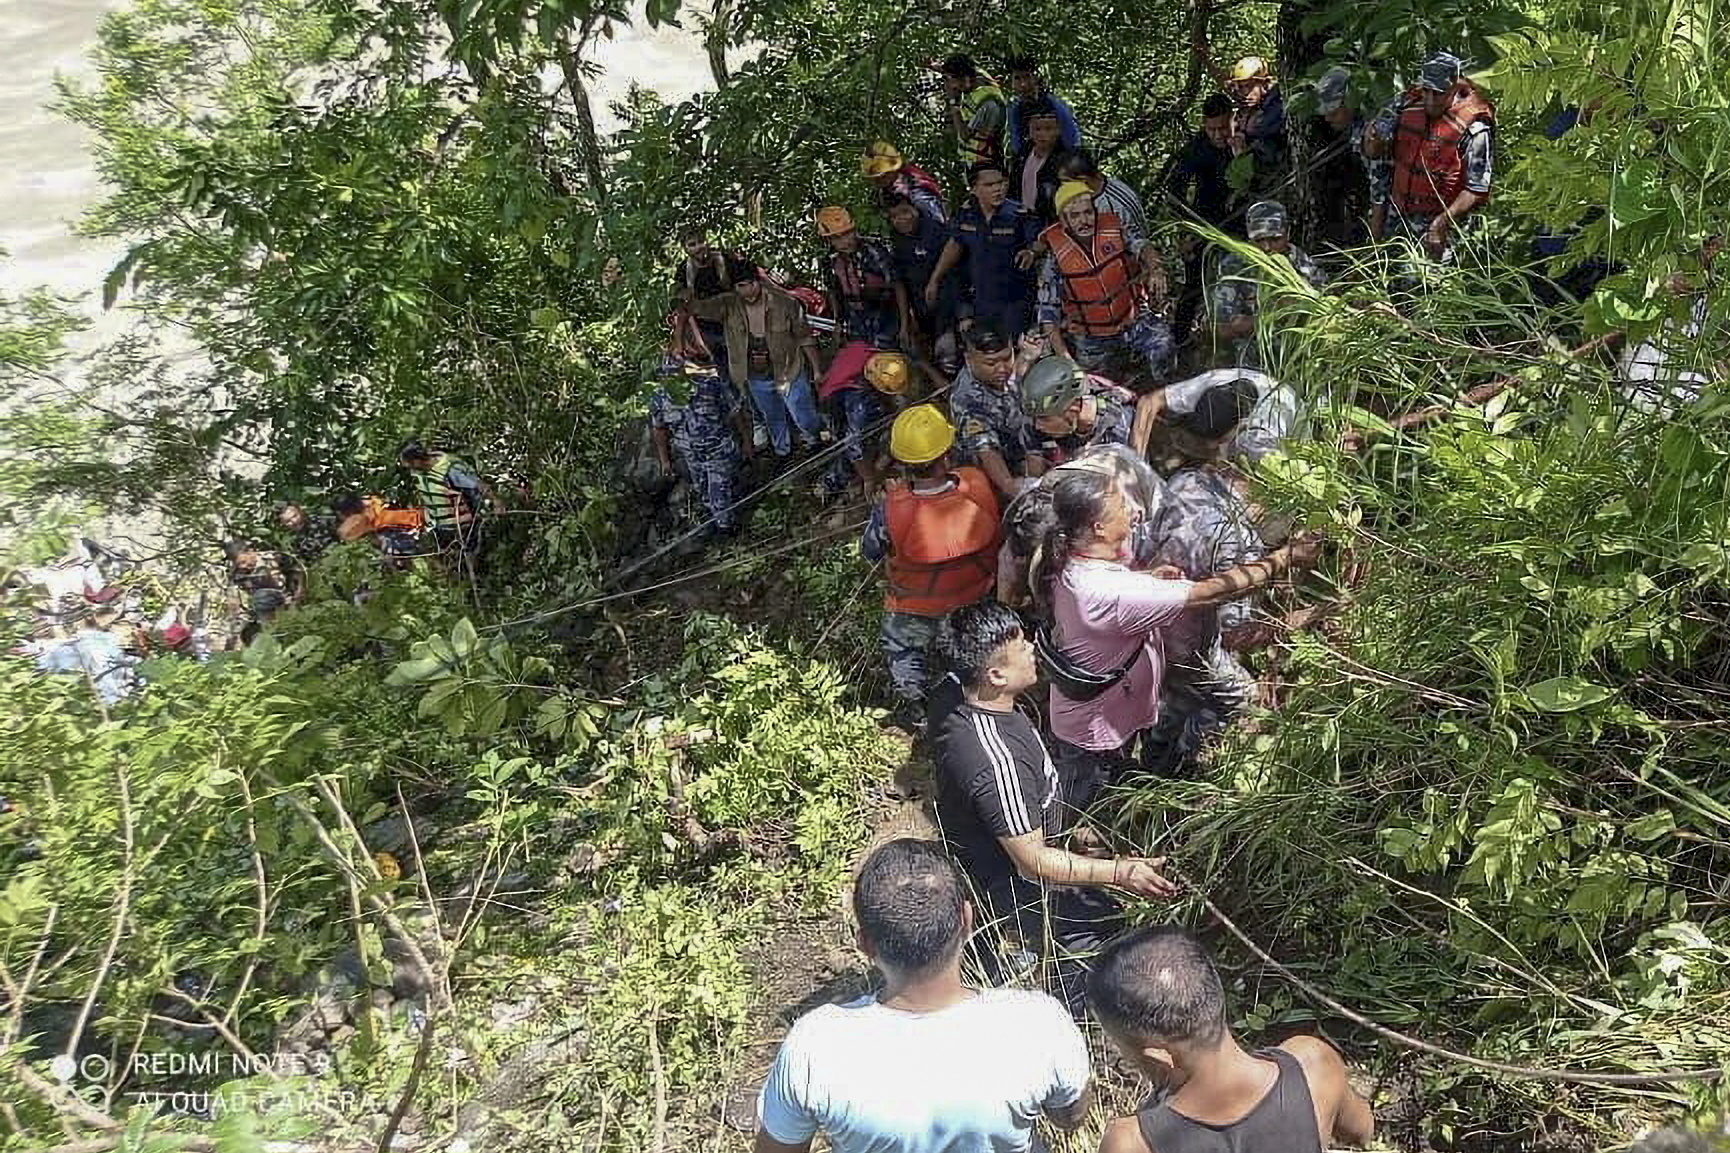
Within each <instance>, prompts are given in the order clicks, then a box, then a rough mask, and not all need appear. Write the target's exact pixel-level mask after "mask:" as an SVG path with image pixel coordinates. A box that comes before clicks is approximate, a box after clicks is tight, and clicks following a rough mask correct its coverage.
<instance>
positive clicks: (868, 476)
mask: <svg viewBox="0 0 1730 1153" xmlns="http://www.w3.org/2000/svg"><path fill="white" fill-rule="evenodd" d="M912 380H913V366H912V364H911V363H910V362H909V361H908V359H907V356H906V355H905V354H904V353H900V352H893V351H886V350H881V349H875V348H872V347H871V346H870V345H869V344H866V343H865V342H864V341H860V340H856V341H853V342H851V343H849V344H846V345H844V346H842V348H841V351H839V352H837V353H836V354H835V359H834V361H833V362H831V363H830V365H829V371H828V372H827V373H826V374H825V375H824V377H823V384H822V387H821V389H819V397H820V399H821V400H822V402H823V404H824V405H825V406H827V407H828V408H829V410H830V412H831V414H832V416H833V419H834V422H835V424H836V425H837V426H838V430H837V431H838V433H839V439H840V443H841V450H840V452H839V453H838V454H837V455H836V457H835V460H834V461H833V462H832V463H831V464H830V466H829V469H828V471H827V472H826V473H824V475H823V478H822V480H821V481H819V482H818V490H817V491H818V495H819V496H821V497H823V498H824V499H826V500H832V499H834V498H835V497H838V496H840V495H841V494H842V493H844V492H846V491H847V486H848V484H849V483H851V482H852V481H853V480H855V479H857V480H858V482H859V488H860V492H861V494H862V495H863V496H864V497H865V498H866V499H870V497H871V495H872V494H873V493H874V492H875V491H876V489H877V483H878V480H879V479H880V478H879V475H878V470H877V447H878V441H879V426H880V425H881V424H882V423H883V419H884V417H886V416H887V415H888V414H889V409H890V405H891V404H894V403H896V402H897V401H899V400H900V398H902V397H904V396H905V395H906V394H907V390H908V387H909V386H910V385H911V384H912Z"/></svg>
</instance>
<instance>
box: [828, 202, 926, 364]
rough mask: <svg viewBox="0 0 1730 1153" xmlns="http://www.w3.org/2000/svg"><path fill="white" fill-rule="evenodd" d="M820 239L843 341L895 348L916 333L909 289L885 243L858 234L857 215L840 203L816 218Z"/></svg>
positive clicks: (830, 293) (831, 298) (830, 206)
mask: <svg viewBox="0 0 1730 1153" xmlns="http://www.w3.org/2000/svg"><path fill="white" fill-rule="evenodd" d="M817 235H818V236H821V237H822V238H823V240H824V242H825V243H826V244H827V245H828V247H829V259H828V260H827V261H826V262H825V263H824V266H823V271H824V275H825V276H826V277H827V279H828V282H829V298H830V300H831V301H833V306H834V310H835V319H836V322H837V323H838V325H839V329H838V331H839V333H840V336H841V339H842V340H863V341H865V342H866V343H867V344H870V345H873V346H875V347H878V348H890V347H893V346H894V344H895V343H896V341H897V340H898V339H899V338H900V335H901V333H902V332H907V333H911V332H912V331H913V321H912V316H911V315H910V313H909V312H908V307H907V290H906V289H904V288H903V287H902V286H901V282H900V281H899V280H898V279H896V276H895V262H894V260H892V259H891V258H890V256H889V249H888V247H887V246H886V245H885V244H884V243H883V241H881V240H878V239H876V238H874V237H864V236H861V235H859V230H858V228H857V227H856V226H855V225H854V223H853V214H852V213H851V212H848V211H847V210H846V209H845V208H842V207H841V206H840V205H837V204H831V205H829V206H828V207H827V208H825V209H823V210H822V211H821V212H819V213H817Z"/></svg>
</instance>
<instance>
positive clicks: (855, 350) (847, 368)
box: [817, 340, 877, 400]
mask: <svg viewBox="0 0 1730 1153" xmlns="http://www.w3.org/2000/svg"><path fill="white" fill-rule="evenodd" d="M876 353H877V350H876V349H875V348H873V347H872V346H871V345H870V343H869V342H867V341H863V340H850V341H848V342H847V343H846V344H843V345H842V346H841V351H839V352H837V353H836V354H835V359H834V360H833V361H831V362H830V364H829V371H828V372H825V373H824V374H823V383H822V384H821V385H819V386H818V387H817V399H819V400H828V399H829V398H830V397H831V396H834V395H835V394H836V393H838V392H840V391H841V390H842V389H844V388H864V387H865V362H866V361H868V360H870V359H871V358H872V357H873V356H874V355H876Z"/></svg>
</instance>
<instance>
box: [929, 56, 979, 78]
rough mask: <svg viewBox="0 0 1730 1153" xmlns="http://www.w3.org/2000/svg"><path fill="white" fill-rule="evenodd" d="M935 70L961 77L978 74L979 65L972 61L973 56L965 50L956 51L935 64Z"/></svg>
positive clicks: (946, 74)
mask: <svg viewBox="0 0 1730 1153" xmlns="http://www.w3.org/2000/svg"><path fill="white" fill-rule="evenodd" d="M937 71H939V72H941V73H943V75H945V76H958V77H960V78H962V79H964V80H965V79H967V78H968V77H972V76H977V75H979V65H977V64H975V63H974V62H973V57H971V56H969V55H967V53H965V52H957V53H955V54H954V55H953V56H950V57H949V58H948V59H947V60H945V61H944V62H943V63H941V64H939V65H938V66H937Z"/></svg>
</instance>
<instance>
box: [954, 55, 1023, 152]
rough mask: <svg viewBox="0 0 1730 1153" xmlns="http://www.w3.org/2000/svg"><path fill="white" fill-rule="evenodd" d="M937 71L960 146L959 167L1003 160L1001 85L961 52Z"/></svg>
mask: <svg viewBox="0 0 1730 1153" xmlns="http://www.w3.org/2000/svg"><path fill="white" fill-rule="evenodd" d="M937 71H938V72H940V73H942V74H943V93H944V96H945V98H946V100H947V102H948V105H949V124H950V127H951V128H953V129H954V130H955V139H956V140H957V142H959V144H960V146H961V165H962V167H964V168H971V167H972V166H973V165H975V164H979V163H981V162H982V161H986V160H989V161H991V162H993V163H995V164H1001V163H1003V129H1004V126H1005V124H1006V123H1007V121H1008V118H1009V102H1008V101H1007V100H1005V99H1004V98H1003V89H1001V88H999V87H998V86H997V85H996V84H995V83H993V82H992V81H991V80H990V79H989V78H988V77H986V76H985V75H983V74H982V73H981V72H980V71H979V66H978V65H977V64H975V63H974V62H973V57H971V56H968V55H966V54H965V53H961V52H957V53H956V54H955V55H953V56H951V57H949V58H948V59H947V60H945V61H944V62H943V63H942V64H939V65H938V66H937Z"/></svg>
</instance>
